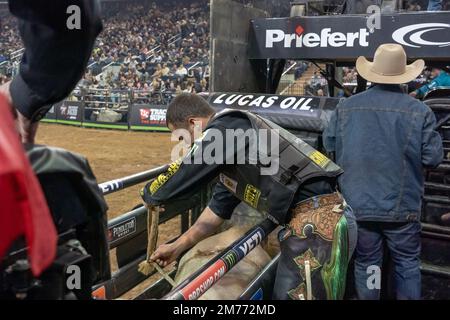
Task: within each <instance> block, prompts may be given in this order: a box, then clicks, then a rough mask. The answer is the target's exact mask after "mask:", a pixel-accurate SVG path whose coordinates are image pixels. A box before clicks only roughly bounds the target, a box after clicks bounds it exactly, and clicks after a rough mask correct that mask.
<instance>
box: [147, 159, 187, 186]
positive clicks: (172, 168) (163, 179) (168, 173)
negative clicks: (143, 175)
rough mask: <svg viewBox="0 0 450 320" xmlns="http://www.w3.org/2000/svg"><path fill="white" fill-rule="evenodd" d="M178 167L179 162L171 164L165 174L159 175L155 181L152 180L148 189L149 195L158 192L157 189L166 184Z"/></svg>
mask: <svg viewBox="0 0 450 320" xmlns="http://www.w3.org/2000/svg"><path fill="white" fill-rule="evenodd" d="M180 165H181V160H177V161H175V162H172V163H171V164H170V165H169V168H168V169H167V171H166V172H164V173H162V174H160V175H159V176H158V177H157V178H156V179H155V180H153V182H152V183H151V185H150V187H149V189H150V194H154V193H155V192H156V191H158V190H159V188H161V186H162V185H163V184H164V183H166V182H167V180H169V179H170V177H172V176H173V175H174V174H175V173H176V172H177V171H178V169H180Z"/></svg>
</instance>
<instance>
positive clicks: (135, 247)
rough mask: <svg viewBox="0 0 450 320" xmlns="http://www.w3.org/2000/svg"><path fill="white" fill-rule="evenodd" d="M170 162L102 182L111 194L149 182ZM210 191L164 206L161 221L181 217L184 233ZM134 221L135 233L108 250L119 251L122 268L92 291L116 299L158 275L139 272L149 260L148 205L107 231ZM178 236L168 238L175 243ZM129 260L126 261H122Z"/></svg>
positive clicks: (110, 224) (116, 221)
mask: <svg viewBox="0 0 450 320" xmlns="http://www.w3.org/2000/svg"><path fill="white" fill-rule="evenodd" d="M167 168H168V165H163V166H160V167H156V168H153V169H150V170H147V171H143V172H140V173H137V174H133V175H130V176H127V177H123V178H120V179H115V180H111V181H107V182H104V183H100V184H99V188H100V189H101V190H102V192H103V194H104V195H109V194H112V193H115V192H118V191H121V190H124V189H127V188H129V187H132V186H135V185H138V184H140V183H143V182H146V181H152V180H153V179H154V178H156V177H157V176H158V175H159V174H161V173H162V172H164V171H166V170H167ZM208 197H209V191H208V189H207V188H204V190H202V191H201V192H199V193H198V194H196V195H195V196H193V197H191V198H190V199H189V200H186V201H183V202H180V203H174V204H169V205H167V206H165V211H164V214H162V215H161V216H160V220H159V224H162V223H165V222H167V221H169V220H172V219H174V218H176V217H181V228H180V229H181V230H180V232H181V233H184V232H185V231H186V230H187V229H188V228H189V226H190V223H193V222H194V221H195V220H196V219H197V217H198V216H199V215H200V213H201V212H202V211H203V209H204V207H205V206H206V203H207V199H208ZM131 221H133V225H134V232H132V233H131V232H130V233H128V234H125V235H124V236H122V237H120V238H118V239H110V240H109V249H110V250H112V249H115V250H116V256H117V260H118V261H122V263H120V264H121V265H120V266H119V269H118V270H117V271H116V272H114V273H113V274H112V275H111V279H109V280H106V281H104V282H102V283H99V284H96V285H95V286H94V288H93V294H95V292H97V291H100V290H101V291H103V292H104V293H105V294H104V297H105V298H106V299H115V298H117V297H119V296H121V295H122V294H124V293H126V292H127V291H129V290H131V289H132V288H134V287H135V286H137V285H138V284H140V283H141V282H142V281H144V280H145V279H147V278H148V277H150V276H152V275H153V274H155V272H156V271H153V272H152V273H150V274H149V275H148V276H145V275H143V274H141V273H139V272H138V265H139V263H141V262H142V261H144V260H145V259H146V245H147V239H146V235H147V222H146V221H147V208H146V207H145V206H140V207H138V208H135V209H134V210H131V211H129V212H127V213H124V214H122V215H120V216H118V217H116V218H114V219H111V220H109V221H108V233H109V234H114V230H115V228H119V229H120V228H121V227H123V226H125V225H129V223H130V222H131ZM176 238H177V237H175V238H173V239H171V240H169V241H168V243H169V242H172V241H174V240H175V239H176ZM123 261H126V263H123Z"/></svg>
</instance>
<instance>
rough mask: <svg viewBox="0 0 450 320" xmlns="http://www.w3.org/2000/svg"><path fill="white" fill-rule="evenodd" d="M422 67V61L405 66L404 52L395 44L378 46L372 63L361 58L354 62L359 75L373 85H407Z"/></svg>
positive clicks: (423, 64)
mask: <svg viewBox="0 0 450 320" xmlns="http://www.w3.org/2000/svg"><path fill="white" fill-rule="evenodd" d="M424 66H425V62H424V61H423V60H422V59H419V60H416V61H414V62H413V63H411V64H406V53H405V50H404V49H403V47H402V46H401V45H399V44H395V43H385V44H382V45H380V46H379V47H378V48H377V50H376V51H375V55H374V57H373V62H370V61H368V60H367V59H366V58H365V57H362V56H361V57H358V59H357V60H356V70H357V71H358V73H359V75H360V76H361V77H363V78H364V79H366V80H368V81H370V82H373V83H389V84H401V83H407V82H410V81H412V80H414V79H415V78H417V76H418V75H419V74H420V73H421V72H422V70H423V68H424Z"/></svg>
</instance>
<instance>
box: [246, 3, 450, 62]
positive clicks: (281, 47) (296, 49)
mask: <svg viewBox="0 0 450 320" xmlns="http://www.w3.org/2000/svg"><path fill="white" fill-rule="evenodd" d="M368 19H370V16H364V15H349V16H345V15H339V16H321V17H294V18H285V19H263V18H261V19H255V20H252V21H251V37H250V41H249V57H250V58H251V59H269V58H275V59H277V58H280V59H283V58H284V59H314V60H315V59H328V60H343V61H345V60H356V58H357V57H358V56H366V57H373V54H374V52H375V50H376V48H377V47H378V46H379V45H380V44H382V43H398V44H401V45H403V46H404V48H405V50H406V53H407V55H408V58H410V59H416V58H428V59H443V58H447V57H448V56H449V55H450V23H449V22H450V12H436V13H429V12H426V13H408V14H405V13H402V14H393V15H381V16H380V18H379V19H380V23H379V28H378V29H377V28H373V27H371V24H370V23H368Z"/></svg>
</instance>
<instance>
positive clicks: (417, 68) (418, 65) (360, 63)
mask: <svg viewBox="0 0 450 320" xmlns="http://www.w3.org/2000/svg"><path fill="white" fill-rule="evenodd" d="M372 66H373V62H371V61H369V60H367V59H366V58H365V57H362V56H361V57H359V58H358V59H357V60H356V71H358V74H359V75H360V76H361V77H363V78H364V79H366V80H367V81H370V82H373V83H387V84H402V83H407V82H410V81H412V80H414V79H415V78H417V77H418V76H419V75H420V74H421V73H422V71H423V68H424V67H425V61H423V60H422V59H419V60H416V61H414V62H413V63H411V64H408V65H406V68H405V72H404V73H402V74H399V75H395V76H386V75H381V74H378V73H375V72H373V71H372Z"/></svg>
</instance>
